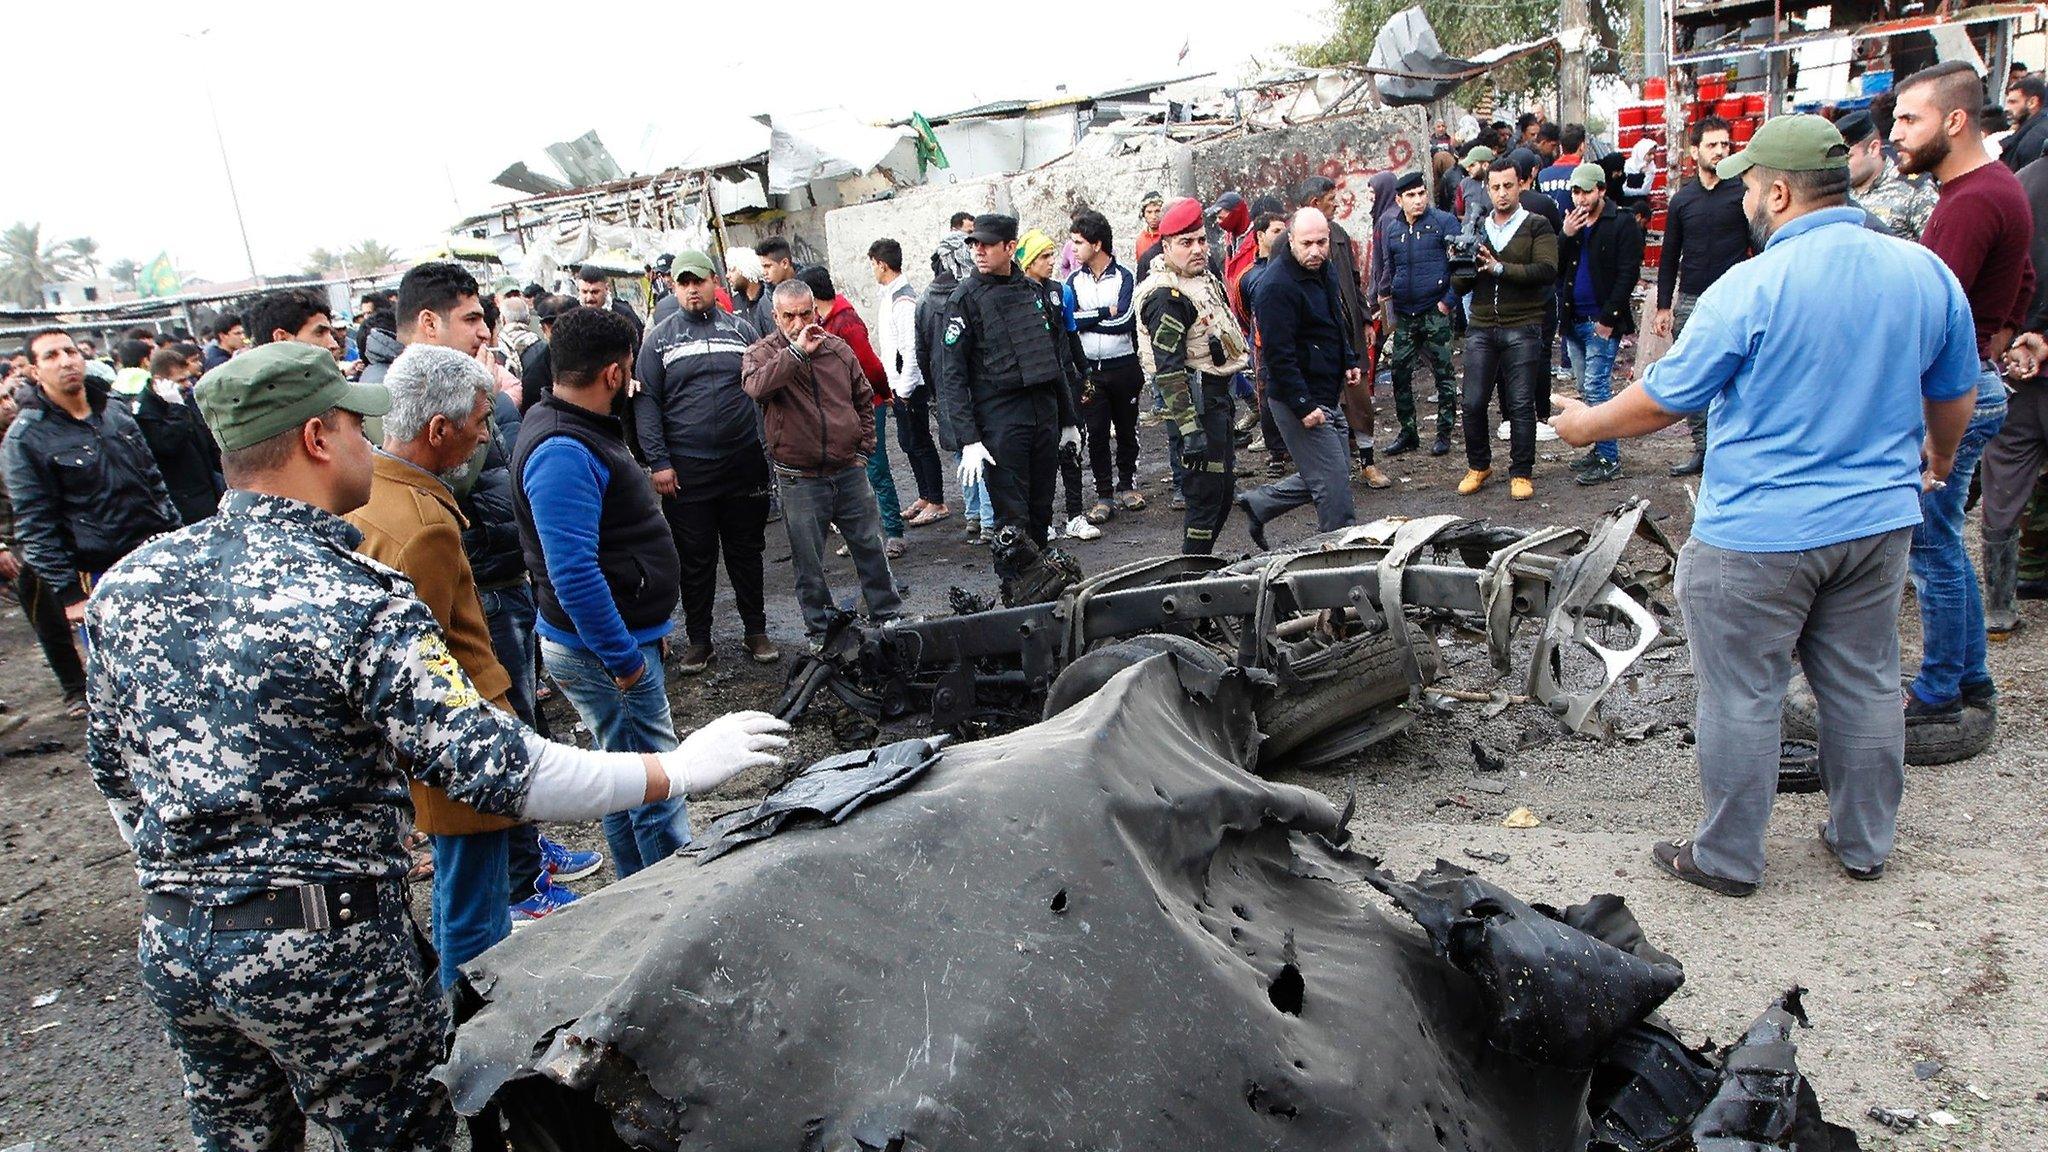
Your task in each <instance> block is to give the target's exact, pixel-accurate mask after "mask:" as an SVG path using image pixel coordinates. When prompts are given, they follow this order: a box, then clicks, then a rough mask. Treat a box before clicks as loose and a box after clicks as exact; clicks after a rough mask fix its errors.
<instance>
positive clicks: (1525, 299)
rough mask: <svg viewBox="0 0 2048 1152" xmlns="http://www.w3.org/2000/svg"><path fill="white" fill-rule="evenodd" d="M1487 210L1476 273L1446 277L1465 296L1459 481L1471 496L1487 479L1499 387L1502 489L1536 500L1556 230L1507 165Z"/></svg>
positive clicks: (1491, 173) (1492, 185) (1490, 186)
mask: <svg viewBox="0 0 2048 1152" xmlns="http://www.w3.org/2000/svg"><path fill="white" fill-rule="evenodd" d="M1486 194H1487V198H1488V199H1489V200H1491V201H1492V204H1493V211H1491V212H1489V213H1487V214H1486V215H1484V216H1482V217H1480V218H1479V220H1478V221H1477V226H1476V231H1477V233H1478V239H1479V252H1478V259H1477V262H1476V267H1475V268H1473V269H1470V270H1468V269H1466V268H1462V267H1461V268H1459V269H1457V270H1456V271H1454V272H1453V273H1452V283H1453V285H1454V286H1455V287H1456V288H1457V290H1458V291H1460V292H1464V291H1470V292H1471V295H1472V304H1471V314H1470V319H1469V330H1468V334H1467V335H1466V337H1465V395H1464V424H1465V464H1466V468H1467V471H1466V473H1465V478H1464V479H1463V480H1461V481H1459V482H1458V493H1459V495H1462V496H1470V495H1472V494H1473V493H1475V492H1477V491H1479V489H1480V488H1481V487H1482V486H1484V485H1485V483H1486V481H1487V479H1488V478H1489V477H1491V476H1492V475H1493V443H1492V441H1493V437H1492V435H1491V434H1490V433H1491V432H1492V428H1491V427H1490V426H1489V422H1488V420H1487V407H1488V405H1489V402H1490V400H1491V398H1492V395H1493V390H1494V385H1495V383H1496V382H1498V384H1499V386H1500V388H1501V391H1502V393H1503V394H1504V395H1505V396H1506V397H1507V405H1506V406H1507V410H1508V427H1509V437H1508V442H1509V453H1508V491H1509V495H1510V496H1512V497H1513V498H1514V499H1516V500H1527V499H1529V498H1530V497H1531V496H1534V495H1535V494H1536V485H1535V481H1534V479H1533V477H1534V474H1535V471H1536V389H1537V388H1538V387H1539V386H1541V385H1542V383H1543V381H1542V379H1541V377H1542V373H1543V313H1544V308H1545V306H1546V305H1545V301H1546V299H1547V298H1548V297H1549V295H1550V292H1551V284H1552V282H1554V281H1555V280H1556V279H1557V231H1556V230H1555V229H1553V228H1552V227H1551V226H1550V221H1548V220H1545V219H1544V218H1543V217H1541V216H1539V215H1537V214H1536V213H1534V212H1531V211H1529V210H1528V209H1527V208H1525V207H1523V206H1522V202H1521V197H1522V180H1521V176H1520V174H1519V173H1518V172H1517V171H1516V169H1515V164H1514V162H1513V161H1511V160H1496V161H1494V162H1493V164H1492V165H1491V166H1490V167H1489V168H1488V170H1487V173H1486Z"/></svg>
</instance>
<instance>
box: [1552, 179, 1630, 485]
mask: <svg viewBox="0 0 2048 1152" xmlns="http://www.w3.org/2000/svg"><path fill="white" fill-rule="evenodd" d="M1571 190H1572V210H1571V212H1570V213H1569V214H1567V215H1566V216H1565V218H1564V238H1563V239H1562V240H1561V241H1559V243H1558V264H1559V277H1560V279H1561V280H1562V281H1563V283H1564V284H1565V285H1566V287H1565V303H1566V305H1567V307H1569V308H1570V310H1571V322H1570V324H1569V325H1568V326H1567V327H1566V328H1565V340H1566V342H1567V343H1568V344H1569V345H1570V346H1571V349H1572V374H1573V375H1574V376H1575V377H1577V379H1578V385H1579V398H1580V399H1581V400H1584V401H1585V402H1586V403H1588V404H1604V403H1606V402H1607V399H1608V396H1609V393H1610V388H1609V384H1610V381H1611V378H1612V376H1613V373H1614V357H1615V355H1616V354H1617V353H1619V352H1620V351H1621V338H1622V337H1624V336H1626V335H1628V334H1629V333H1631V332H1633V331H1635V327H1636V326H1635V316H1634V312H1633V310H1632V309H1631V308H1630V306H1629V305H1630V296H1631V294H1632V293H1633V292H1634V290H1635V286H1636V277H1637V276H1638V275H1640V274H1641V272H1642V270H1643V230H1642V227H1641V226H1640V225H1638V224H1637V223H1636V218H1635V214H1634V213H1631V212H1623V211H1621V210H1620V209H1618V208H1616V207H1615V206H1614V205H1613V204H1610V203H1608V201H1607V174H1606V173H1605V172H1604V171H1602V170H1601V168H1600V166H1599V165H1598V164H1581V165H1579V166H1578V167H1577V168H1575V169H1573V170H1572V176H1571ZM1580 464H1581V465H1582V466H1581V467H1579V468H1578V473H1579V476H1578V480H1579V483H1581V484H1605V483H1607V482H1609V481H1611V480H1619V479H1621V478H1622V476H1623V473H1622V470H1621V451H1620V448H1619V447H1618V446H1617V444H1616V443H1615V441H1612V440H1602V441H1600V442H1599V443H1597V444H1594V445H1593V449H1592V452H1591V453H1590V454H1589V455H1588V456H1587V458H1586V459H1585V460H1583V461H1581V462H1580Z"/></svg>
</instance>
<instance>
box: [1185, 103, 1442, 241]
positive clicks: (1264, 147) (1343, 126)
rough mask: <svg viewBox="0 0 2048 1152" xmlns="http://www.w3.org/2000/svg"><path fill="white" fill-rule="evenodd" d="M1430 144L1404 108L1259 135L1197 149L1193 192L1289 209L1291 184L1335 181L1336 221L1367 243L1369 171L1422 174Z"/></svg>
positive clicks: (1204, 196) (1207, 198)
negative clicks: (1274, 199)
mask: <svg viewBox="0 0 2048 1152" xmlns="http://www.w3.org/2000/svg"><path fill="white" fill-rule="evenodd" d="M1428 159H1429V148H1428V141H1427V140H1426V139H1425V138H1424V137H1423V136H1422V130H1421V124H1420V123H1419V122H1418V120H1417V118H1416V116H1415V114H1414V113H1413V112H1412V111H1409V110H1388V111H1381V112H1372V113H1369V114H1367V115H1364V116H1359V117H1353V118H1348V119H1344V120H1333V121H1329V122H1327V123H1320V124H1309V125H1304V126H1302V127H1299V128H1283V129H1280V130H1277V131H1273V132H1258V133H1254V134H1252V135H1250V136H1245V137H1240V138H1238V139H1234V140H1224V141H1219V142H1217V143H1214V144H1210V145H1207V146H1205V147H1203V148H1200V149H1198V150H1197V153H1196V158H1195V190H1196V194H1197V195H1199V196H1201V197H1202V199H1203V200H1204V201H1213V200H1214V199H1215V198H1216V197H1217V196H1219V195H1221V194H1223V193H1224V192H1226V191H1229V190H1232V189H1235V190H1236V191H1237V192H1238V193H1240V194H1241V195H1243V196H1244V198H1245V199H1246V200H1247V201H1250V200H1252V199H1254V198H1256V197H1258V196H1262V195H1272V196H1278V197H1279V198H1280V199H1281V200H1282V201H1283V202H1284V203H1286V204H1287V206H1288V207H1289V208H1292V207H1293V206H1294V186H1295V185H1296V184H1298V183H1300V182H1301V181H1302V180H1304V179H1306V178H1308V177H1310V176H1327V177H1329V178H1330V179H1332V180H1335V181H1336V182H1337V213H1336V214H1337V221H1338V223H1340V224H1343V225H1344V227H1345V229H1346V230H1347V231H1349V232H1350V233H1351V234H1352V235H1353V236H1354V237H1356V238H1357V239H1359V240H1368V239H1369V238H1370V237H1371V235H1372V224H1371V222H1370V221H1369V220H1367V219H1366V217H1367V215H1368V214H1369V211H1368V210H1369V209H1370V207H1371V204H1372V197H1371V193H1370V192H1369V191H1367V189H1366V186H1365V182H1366V179H1367V178H1368V177H1370V176H1371V175H1372V174H1373V173H1375V172H1389V171H1391V172H1397V173H1398V172H1407V171H1412V170H1426V169H1425V166H1426V165H1427V163H1428Z"/></svg>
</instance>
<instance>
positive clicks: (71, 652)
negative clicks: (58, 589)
mask: <svg viewBox="0 0 2048 1152" xmlns="http://www.w3.org/2000/svg"><path fill="white" fill-rule="evenodd" d="M14 591H15V594H16V595H18V596H20V597H21V610H22V612H23V614H25V615H26V616H27V617H28V624H29V627H30V628H32V629H34V630H35V634H36V643H37V644H40V645H42V648H43V662H44V663H46V664H48V665H49V666H50V671H51V672H52V673H54V674H55V675H56V677H57V684H58V686H60V687H62V688H63V689H64V699H66V700H83V699H85V662H84V661H83V660H80V659H79V657H78V645H77V643H76V642H75V641H73V639H72V633H71V625H70V624H68V623H66V622H65V620H64V606H63V605H62V604H59V603H57V597H56V596H55V595H54V594H53V593H51V591H50V586H49V585H48V584H45V583H43V581H42V580H41V579H40V578H38V577H37V576H36V570H35V569H33V568H31V567H29V566H28V565H26V564H24V565H22V566H21V575H20V576H18V577H16V578H15V581H14Z"/></svg>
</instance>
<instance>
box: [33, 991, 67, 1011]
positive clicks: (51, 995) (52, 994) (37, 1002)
mask: <svg viewBox="0 0 2048 1152" xmlns="http://www.w3.org/2000/svg"><path fill="white" fill-rule="evenodd" d="M62 995H64V993H63V991H62V990H61V989H57V988H52V989H51V990H49V991H48V992H45V993H43V994H42V995H40V996H38V997H36V998H35V999H33V1000H30V1001H29V1002H28V1006H29V1007H31V1008H48V1007H49V1006H50V1005H52V1004H55V1003H56V1002H57V998H58V997H60V996H62Z"/></svg>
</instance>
